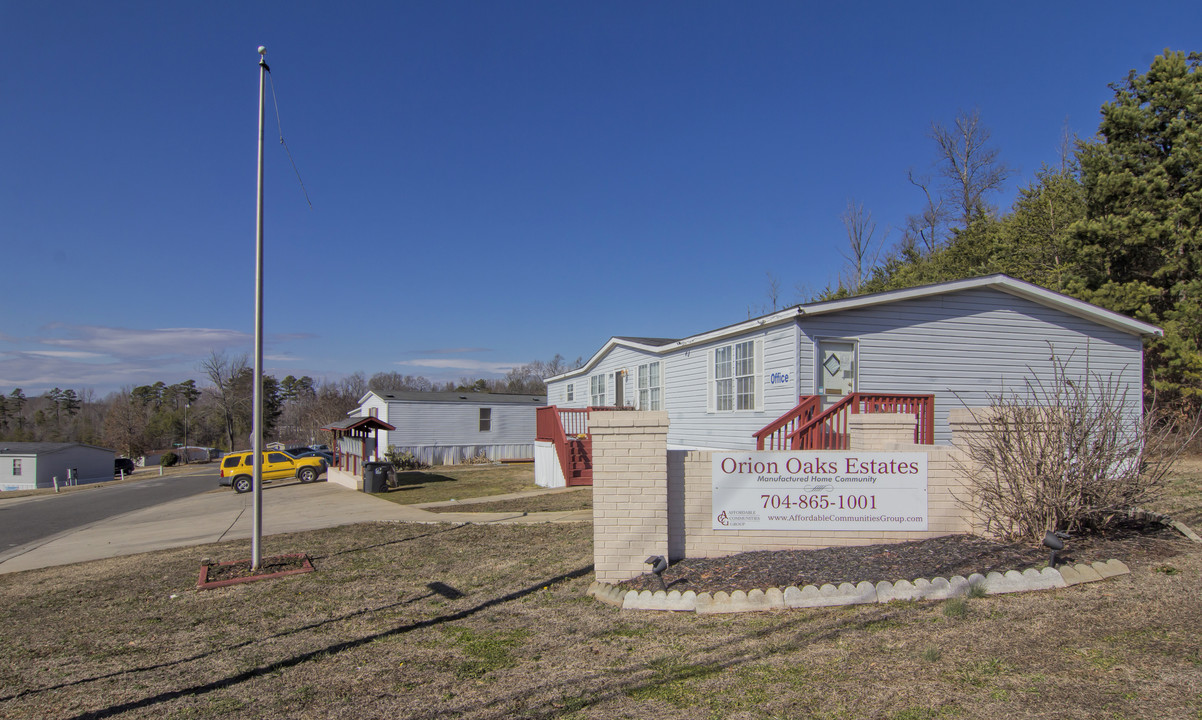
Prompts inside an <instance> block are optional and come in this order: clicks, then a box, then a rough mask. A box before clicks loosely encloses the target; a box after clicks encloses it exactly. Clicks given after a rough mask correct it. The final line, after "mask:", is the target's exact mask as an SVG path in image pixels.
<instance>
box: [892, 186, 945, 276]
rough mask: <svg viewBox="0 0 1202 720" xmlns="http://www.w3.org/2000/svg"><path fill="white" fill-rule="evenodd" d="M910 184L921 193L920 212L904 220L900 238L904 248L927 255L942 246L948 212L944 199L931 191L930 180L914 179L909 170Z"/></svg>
mask: <svg viewBox="0 0 1202 720" xmlns="http://www.w3.org/2000/svg"><path fill="white" fill-rule="evenodd" d="M906 178H907V179H908V180H909V181H910V184H911V185H913V186H914V187H916V188H918V189H919V190H921V191H922V194H923V197H924V204H923V206H922V212H920V213H918V214H917V215H911V216H909V217H908V218H906V233H905V237H903V238H902V245H903V249H904V248H905V247H910V248H918V249H920V251H921V252H922V253H923V254H926V255H929V254H931V253H932V252H934V251H935V250H937V249H939V247H940V246H941V245H942V244H943V240H944V238H945V237H946V236H947V221H948V212H947V207H946V203H945V202H944V199H943V198H942V197H941V196H939V194H938V193H937V192H933V191H932V189H931V179H930V178H928V177H916V176H915V175H914V171H913V170H911V171H910V172H908V173H907V174H906Z"/></svg>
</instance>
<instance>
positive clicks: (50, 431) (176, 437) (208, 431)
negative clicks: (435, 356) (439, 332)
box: [0, 352, 582, 457]
mask: <svg viewBox="0 0 1202 720" xmlns="http://www.w3.org/2000/svg"><path fill="white" fill-rule="evenodd" d="M581 362H582V360H581V359H579V358H578V359H577V360H576V361H575V364H570V363H568V362H566V361H565V360H564V358H563V357H561V356H559V355H556V356H555V357H554V358H552V359H551V360H550V361H547V362H544V361H535V362H532V363H528V364H526V365H521V366H518V367H515V368H513V369H512V370H510V371H509V373H507V374H506V375H505V377H504V378H498V379H480V378H468V377H464V378H461V379H460V380H459V381H457V382H441V383H440V382H435V381H431V380H429V379H427V378H424V377H421V376H413V375H401V374H400V373H396V372H381V373H376V374H375V375H372V376H371V378H370V379H369V378H367V377H366V376H365V375H364V374H363V373H361V372H357V373H354V374H352V375H349V376H347V377H345V378H342V379H339V380H314V379H313V378H311V377H309V376H308V375H304V376H301V377H295V376H293V375H287V376H285V377H284V378H282V379H281V378H276V377H275V376H273V375H265V376H264V377H263V386H262V395H263V426H264V437H265V438H266V439H267V440H269V441H273V440H274V441H279V442H283V443H285V444H288V445H309V444H315V443H319V442H326V443H328V442H329V440H330V438H329V437H328V433H323V432H322V431H321V430H320V428H321V427H323V426H325V425H328V424H330V423H332V422H334V421H336V420H340V419H342V418H345V417H346V416H347V413H349V412H350V411H351V410H353V409H355V408H356V407H358V406H359V400H360V399H361V398H362V397H363V396H364V395H365V394H366V393H367V391H368V390H372V391H375V392H377V393H391V392H435V391H456V392H499V393H520V394H533V395H542V394H545V393H546V386H545V385H544V383H543V378H544V377H550V376H553V375H558V374H560V373H562V372H567V371H568V370H572V369H575V368H576V367H579V366H580V364H581ZM198 370H199V371H200V373H201V375H202V376H203V381H202V382H203V383H204V384H202V385H198V384H197V381H196V380H194V379H189V380H185V381H183V382H178V383H174V384H170V385H169V384H167V383H164V382H162V381H158V382H154V383H152V384H149V385H138V386H135V387H126V388H122V389H121V390H119V391H117V392H113V393H110V394H109V395H108V396H106V397H104V398H103V399H97V398H96V397H95V394H94V393H93V392H92V391H91V390H90V389H87V388H84V389H80V390H74V389H70V388H69V389H66V390H62V389H59V388H54V389H52V390H49V391H46V392H44V393H42V394H41V395H33V396H28V395H26V393H25V392H24V390H22V389H21V388H14V389H12V390H11V391H10V392H8V393H7V394H0V441H5V440H7V441H10V442H22V441H24V442H83V443H88V444H91V445H99V446H102V447H111V448H113V449H114V450H116V451H117V452H118V453H119V454H120V455H123V456H125V457H138V456H140V455H143V454H145V453H146V452H148V451H152V450H165V449H170V448H173V447H180V446H183V445H185V444H186V445H189V446H193V447H215V448H220V449H223V450H238V449H245V448H247V447H249V446H250V433H251V420H252V417H251V416H252V412H253V400H254V397H253V396H254V371H253V368H252V367H251V366H250V365H249V363H248V360H247V357H246V356H245V355H243V356H236V357H230V356H228V355H226V354H224V353H216V352H214V353H211V354H210V355H209V356H208V357H207V358H205V359H204V360H203V361H201V363H200V365H199V367H198Z"/></svg>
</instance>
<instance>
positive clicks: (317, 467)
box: [219, 450, 326, 493]
mask: <svg viewBox="0 0 1202 720" xmlns="http://www.w3.org/2000/svg"><path fill="white" fill-rule="evenodd" d="M254 455H255V454H254V451H252V450H243V451H242V452H236V453H230V454H229V455H226V456H225V457H223V458H222V459H221V482H220V483H219V484H220V485H231V486H233V488H234V492H240V493H244V492H250V491H251V489H252V488H253V487H254V479H253V476H252V473H253V471H254ZM325 469H326V465H325V462H324V461H322V459H321V458H319V457H307V458H295V457H292V456H291V455H289V454H288V453H286V452H283V451H281V450H264V451H263V482H268V481H270V480H285V479H288V478H296V479H297V480H300V481H301V482H303V483H310V482H313V481H314V480H316V479H317V478H318V477H320V476H321V474H322V473H323V472H325Z"/></svg>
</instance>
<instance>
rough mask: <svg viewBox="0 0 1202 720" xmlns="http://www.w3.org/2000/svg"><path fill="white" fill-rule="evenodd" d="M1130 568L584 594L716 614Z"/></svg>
mask: <svg viewBox="0 0 1202 720" xmlns="http://www.w3.org/2000/svg"><path fill="white" fill-rule="evenodd" d="M1129 572H1131V570H1130V569H1129V568H1128V567H1127V566H1126V565H1124V564H1123V563H1122V562H1119V561H1118V560H1107V561H1106V562H1095V563H1090V564H1086V563H1078V564H1076V565H1064V566H1061V567H1060V568H1056V569H1053V568H1044V569H1042V570H1036V569H1034V568H1028V569H1026V570H1023V571H1022V572H1019V571H1018V570H1007V571H1006V572H1004V573H1000V572H990V573H986V574H985V575H982V574H980V573H973V574H971V575H969V576H968V577H962V576H960V575H955V576H953V577H952V578H950V579H948V578H941V577H936V578H932V579H931V580H927V579H924V578H919V579H917V580H915V581H913V582H910V581H908V580H898V581H897V582H895V583H891V582H889V581H887V580H885V581H881V582H879V583H877V584H876V585H873V584H872V583H870V582H861V583H859V584H856V585H852V584H851V583H841V584H840V585H839V586H838V587H836V586H834V585H831V584H826V585H823V586H821V587H816V586H814V585H806V586H805V587H802V588H798V587H797V586H796V585H792V586H789V587H787V588H784V589H783V590H782V589H780V588H769V589H767V590H758V589H757V590H750V591H747V592H744V591H742V590H735V591H734V592H732V593H726V592H724V591H721V590H719V591H718V592H716V593H713V594H710V593H708V592H703V593H696V592H693V591H692V590H686V591H684V592H683V593H682V592H680V591H679V590H672V591H669V592H665V591H663V590H657V591H656V592H651V591H650V590H643V591H641V592H640V591H638V590H625V591H624V590H622V589H621V588H619V587H617V586H615V585H610V584H608V583H603V582H594V583H593V584H592V585H590V586H589V589H588V594H589V595H591V596H593V597H594V598H596V599H597V600H600V601H601V602H603V603H606V604H607V605H613V606H615V607H618V608H621V609H622V610H669V611H676V612H695V613H698V614H716V613H737V612H757V611H761V610H785V609H798V608H814V607H832V606H837V605H863V604H870V603H887V602H892V601H894V600H946V599H948V598H953V597H962V596H965V595H967V594H968V593H969V591H970V590H971V589H972V588H973V587H976V586H980V587H981V588H982V590H984V592H985V594H987V595H1001V594H1004V593H1014V592H1030V591H1033V590H1051V589H1052V588H1063V587H1071V586H1073V585H1080V584H1082V583H1089V582H1098V581H1099V580H1106V579H1108V578H1112V577H1115V576H1118V575H1126V574H1127V573H1129Z"/></svg>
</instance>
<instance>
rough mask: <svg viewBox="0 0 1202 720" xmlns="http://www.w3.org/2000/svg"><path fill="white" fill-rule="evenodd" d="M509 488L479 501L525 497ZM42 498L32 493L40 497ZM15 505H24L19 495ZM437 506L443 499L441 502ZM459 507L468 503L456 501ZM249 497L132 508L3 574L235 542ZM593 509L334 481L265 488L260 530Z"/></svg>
mask: <svg viewBox="0 0 1202 720" xmlns="http://www.w3.org/2000/svg"><path fill="white" fill-rule="evenodd" d="M544 492H546V491H537V490H536V491H531V492H528V493H514V494H509V495H505V496H497V497H493V498H481V500H496V499H502V498H512V497H525V496H529V495H538V494H542V493H544ZM39 500H41V498H30V499H29V502H37V501H39ZM12 502H13V503H19V502H22V500H21V499H17V500H13V501H12ZM438 504H442V503H438ZM460 504H464V505H467V504H469V503H466V502H463V501H460ZM253 515H254V507H253V495H252V494H251V493H246V494H245V495H239V494H237V493H234V492H233V491H232V490H214V491H212V492H207V493H202V494H200V495H194V496H192V497H189V498H185V499H183V500H175V501H173V502H169V503H164V504H162V505H157V506H155V507H152V508H146V509H144V510H135V511H133V512H129V513H126V514H124V515H118V516H116V517H112V518H108V519H106V520H102V521H100V522H96V523H92V524H91V525H87V526H84V527H80V528H76V529H74V530H70V531H68V532H65V533H61V534H59V535H56V536H53V537H49V538H43V539H42V540H38V541H36V542H33V543H30V544H28V545H25V546H22V547H18V548H12V549H9V550H6V551H5V552H3V553H0V574H3V573H10V572H19V571H21V570H33V569H36V568H43V567H51V566H55V565H68V564H70V563H77V562H86V561H89V560H100V559H103V558H110V557H118V556H121V555H134V554H137V553H143V552H152V551H155V550H165V549H168V548H176V547H187V546H191V545H204V544H208V543H215V542H222V541H225V540H239V539H246V538H249V537H251V535H252V533H253V529H254V528H253ZM592 518H593V512H592V510H573V511H566V512H548V513H530V514H528V515H523V514H522V513H473V512H456V513H432V512H427V511H425V510H422V509H421V508H419V507H414V506H411V505H398V504H397V503H394V502H389V501H388V500H383V499H381V498H378V497H374V496H372V495H369V494H366V493H362V492H357V491H354V490H348V489H346V488H344V487H341V486H339V485H335V484H331V483H324V482H322V483H314V484H309V485H302V484H300V483H289V484H283V485H275V484H273V485H268V486H266V487H265V488H264V490H263V535H264V536H267V535H275V534H278V533H286V532H299V531H304V530H317V529H320V528H328V527H338V526H340V525H352V524H354V523H361V522H379V521H383V522H412V523H464V522H472V523H522V524H535V523H546V522H583V521H591V520H592Z"/></svg>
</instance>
